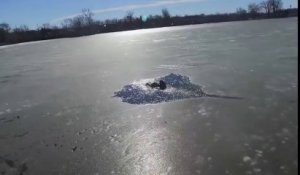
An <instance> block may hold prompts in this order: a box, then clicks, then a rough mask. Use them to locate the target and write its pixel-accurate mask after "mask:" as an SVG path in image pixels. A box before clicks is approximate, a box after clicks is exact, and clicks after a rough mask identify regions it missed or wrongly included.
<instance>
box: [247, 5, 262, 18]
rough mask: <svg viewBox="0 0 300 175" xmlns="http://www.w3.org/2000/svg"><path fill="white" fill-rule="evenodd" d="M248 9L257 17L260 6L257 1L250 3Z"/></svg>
mask: <svg viewBox="0 0 300 175" xmlns="http://www.w3.org/2000/svg"><path fill="white" fill-rule="evenodd" d="M248 11H249V13H250V14H251V15H252V17H256V16H257V14H258V13H259V11H260V6H259V5H258V4H256V3H250V4H249V5H248Z"/></svg>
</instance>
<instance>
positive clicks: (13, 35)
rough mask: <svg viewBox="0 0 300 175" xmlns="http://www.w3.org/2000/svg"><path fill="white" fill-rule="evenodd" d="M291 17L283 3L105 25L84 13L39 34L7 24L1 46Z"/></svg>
mask: <svg viewBox="0 0 300 175" xmlns="http://www.w3.org/2000/svg"><path fill="white" fill-rule="evenodd" d="M291 16H298V9H297V8H288V9H283V3H282V0H265V1H263V2H261V3H259V4H257V3H250V4H249V5H248V9H244V8H237V10H236V12H234V13H223V14H209V15H205V14H199V15H185V16H171V14H170V12H169V11H168V9H162V11H161V14H160V15H149V16H139V17H136V16H135V15H134V12H133V11H128V12H127V13H126V15H125V16H124V18H122V19H117V18H115V19H108V20H105V21H99V20H95V19H94V13H93V12H92V11H91V10H89V9H83V10H82V13H81V14H80V15H78V16H76V17H73V18H69V19H65V20H64V21H63V22H62V23H61V25H60V26H51V25H49V24H43V25H42V26H40V27H38V28H37V29H36V30H30V29H29V28H28V27H27V26H26V25H21V26H19V27H16V28H13V29H12V28H11V27H10V25H9V24H7V23H0V45H4V44H13V43H20V42H28V41H37V40H47V39H55V38H64V37H77V36H84V35H91V34H97V33H108V32H116V31H125V30H135V29H145V28H154V27H166V26H179V25H189V24H203V23H213V22H226V21H241V20H250V19H266V18H282V17H291Z"/></svg>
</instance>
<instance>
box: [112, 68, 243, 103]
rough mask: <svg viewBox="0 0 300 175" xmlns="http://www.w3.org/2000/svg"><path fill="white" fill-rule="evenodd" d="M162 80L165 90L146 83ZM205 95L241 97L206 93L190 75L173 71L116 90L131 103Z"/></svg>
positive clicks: (124, 100)
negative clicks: (192, 81)
mask: <svg viewBox="0 0 300 175" xmlns="http://www.w3.org/2000/svg"><path fill="white" fill-rule="evenodd" d="M160 80H162V81H164V82H165V83H166V85H167V88H166V89H165V90H160V89H159V88H151V87H149V86H147V85H146V84H147V83H152V82H159V81H160ZM203 96H205V97H216V98H231V99H241V98H239V97H229V96H221V95H213V94H206V93H204V92H203V90H202V87H201V86H200V85H197V84H193V83H191V81H190V79H189V77H187V76H183V75H179V74H173V73H171V74H169V75H167V76H164V77H159V78H152V79H142V80H140V81H135V82H133V83H132V84H129V85H125V86H124V87H123V88H122V89H121V90H120V91H117V92H115V95H114V97H120V98H121V99H122V101H123V102H126V103H130V104H155V103H161V102H169V101H174V100H181V99H187V98H197V97H203Z"/></svg>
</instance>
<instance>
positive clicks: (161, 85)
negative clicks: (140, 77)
mask: <svg viewBox="0 0 300 175" xmlns="http://www.w3.org/2000/svg"><path fill="white" fill-rule="evenodd" d="M146 86H149V87H151V88H159V89H160V90H165V89H166V88H167V85H166V83H165V82H164V81H162V80H160V81H159V83H157V82H154V83H146Z"/></svg>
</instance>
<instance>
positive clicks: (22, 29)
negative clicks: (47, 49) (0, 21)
mask: <svg viewBox="0 0 300 175" xmlns="http://www.w3.org/2000/svg"><path fill="white" fill-rule="evenodd" d="M28 31H29V28H28V27H27V26H26V25H21V26H20V27H16V28H14V29H13V32H15V33H24V32H28Z"/></svg>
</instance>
